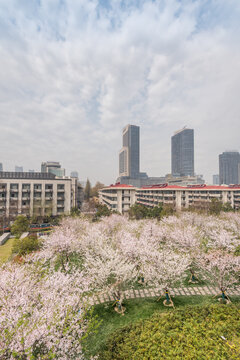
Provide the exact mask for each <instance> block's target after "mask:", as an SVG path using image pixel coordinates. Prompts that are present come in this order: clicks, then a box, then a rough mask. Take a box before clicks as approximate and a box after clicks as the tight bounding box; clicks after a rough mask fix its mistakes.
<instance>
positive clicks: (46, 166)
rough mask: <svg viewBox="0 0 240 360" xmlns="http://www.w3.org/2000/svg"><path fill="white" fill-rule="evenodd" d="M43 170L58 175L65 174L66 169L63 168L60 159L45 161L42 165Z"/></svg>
mask: <svg viewBox="0 0 240 360" xmlns="http://www.w3.org/2000/svg"><path fill="white" fill-rule="evenodd" d="M41 172H43V173H50V174H54V175H56V176H58V177H63V176H65V169H62V168H61V165H60V163H59V162H58V161H47V162H43V163H42V165H41Z"/></svg>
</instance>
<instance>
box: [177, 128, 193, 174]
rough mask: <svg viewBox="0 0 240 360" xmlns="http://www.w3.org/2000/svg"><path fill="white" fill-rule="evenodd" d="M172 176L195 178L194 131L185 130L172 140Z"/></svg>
mask: <svg viewBox="0 0 240 360" xmlns="http://www.w3.org/2000/svg"><path fill="white" fill-rule="evenodd" d="M171 153H172V154H171V155H172V175H173V176H194V131H193V129H186V128H183V129H182V130H179V131H177V132H176V133H175V134H174V135H173V136H172V138H171Z"/></svg>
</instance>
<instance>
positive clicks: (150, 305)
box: [85, 295, 240, 358]
mask: <svg viewBox="0 0 240 360" xmlns="http://www.w3.org/2000/svg"><path fill="white" fill-rule="evenodd" d="M231 300H232V302H233V303H234V302H240V297H233V298H231ZM173 301H174V304H175V307H176V308H181V307H185V306H187V305H199V304H201V305H208V304H209V305H210V304H214V303H218V301H217V300H216V299H213V297H212V296H200V295H195V296H176V297H173ZM162 302H163V298H162V299H161V300H160V301H159V302H157V301H156V298H152V299H151V298H150V299H149V298H148V299H132V300H126V301H124V306H125V307H126V311H125V314H124V316H122V315H120V314H118V313H116V312H115V311H114V307H113V306H112V303H106V304H101V305H97V306H95V309H94V315H97V316H98V320H100V321H102V323H101V325H100V326H99V328H98V331H97V333H96V334H94V335H92V336H90V337H88V339H87V340H86V345H85V346H86V355H88V356H89V358H90V356H91V355H92V356H93V355H96V354H97V353H98V352H99V351H100V350H101V349H102V348H103V347H104V344H105V343H106V341H107V340H108V338H109V336H110V334H112V333H113V332H114V331H115V330H116V329H118V328H121V327H124V326H126V325H128V324H130V323H134V322H136V321H138V320H141V319H147V318H149V317H150V316H151V315H152V314H153V313H154V312H159V311H160V312H171V311H174V309H172V308H167V307H165V306H163V304H162Z"/></svg>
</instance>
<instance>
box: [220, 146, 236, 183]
mask: <svg viewBox="0 0 240 360" xmlns="http://www.w3.org/2000/svg"><path fill="white" fill-rule="evenodd" d="M239 164H240V154H239V152H238V151H225V152H223V153H222V154H220V155H219V183H220V184H226V185H229V184H238V183H239V182H240V181H239V180H240V179H239V174H238V172H239Z"/></svg>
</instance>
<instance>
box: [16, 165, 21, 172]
mask: <svg viewBox="0 0 240 360" xmlns="http://www.w3.org/2000/svg"><path fill="white" fill-rule="evenodd" d="M15 172H23V167H22V166H17V165H16V166H15Z"/></svg>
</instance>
